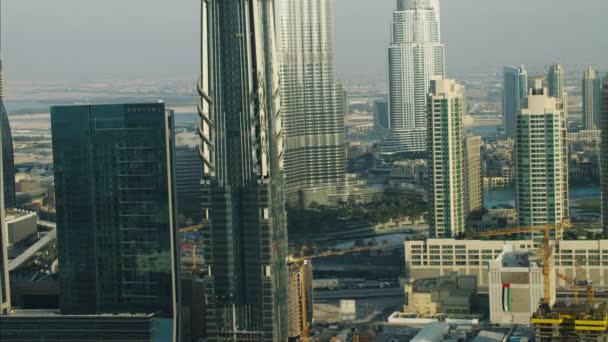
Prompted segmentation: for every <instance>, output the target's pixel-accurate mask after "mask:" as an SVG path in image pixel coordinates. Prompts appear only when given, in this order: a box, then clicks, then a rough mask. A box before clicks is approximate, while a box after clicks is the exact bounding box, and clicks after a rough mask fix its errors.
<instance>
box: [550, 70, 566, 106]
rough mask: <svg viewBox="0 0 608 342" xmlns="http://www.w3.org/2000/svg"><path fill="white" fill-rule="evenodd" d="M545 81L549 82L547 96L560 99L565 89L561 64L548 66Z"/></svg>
mask: <svg viewBox="0 0 608 342" xmlns="http://www.w3.org/2000/svg"><path fill="white" fill-rule="evenodd" d="M547 83H548V84H549V96H551V97H555V98H557V99H561V97H562V95H563V92H564V90H565V85H564V67H562V66H561V64H557V63H555V64H553V65H551V66H550V67H549V72H548V74H547Z"/></svg>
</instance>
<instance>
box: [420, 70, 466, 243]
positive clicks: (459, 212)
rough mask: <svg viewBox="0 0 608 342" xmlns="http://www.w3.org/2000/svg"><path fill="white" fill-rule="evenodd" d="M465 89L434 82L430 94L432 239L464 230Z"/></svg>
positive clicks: (430, 221)
mask: <svg viewBox="0 0 608 342" xmlns="http://www.w3.org/2000/svg"><path fill="white" fill-rule="evenodd" d="M464 111H465V103H464V89H463V87H462V86H461V85H460V84H458V83H457V82H456V81H454V80H447V79H441V80H432V81H431V82H430V90H429V94H428V139H429V141H428V152H427V153H428V158H429V160H428V165H429V183H430V184H429V187H430V191H429V217H430V218H429V224H430V236H431V237H436V238H441V237H455V236H457V235H458V234H460V233H463V232H464V229H465V226H464V224H465V179H464V169H465V165H464V158H463V155H464V151H463V119H464Z"/></svg>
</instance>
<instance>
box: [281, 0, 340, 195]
mask: <svg viewBox="0 0 608 342" xmlns="http://www.w3.org/2000/svg"><path fill="white" fill-rule="evenodd" d="M275 3H276V5H275V6H276V20H277V26H278V30H279V34H278V35H277V41H278V50H279V54H278V56H279V68H280V75H281V95H282V103H283V106H282V111H283V127H284V131H285V194H286V198H287V201H288V203H290V204H292V205H294V204H299V205H301V206H304V207H308V205H309V203H310V202H313V201H314V202H317V203H320V204H327V203H328V202H329V199H330V197H331V196H332V195H335V194H336V192H337V191H338V190H337V188H338V187H339V186H340V185H342V184H343V183H344V180H345V172H346V141H345V133H344V116H345V114H346V109H345V108H344V105H343V104H344V101H345V99H344V98H343V89H342V87H341V85H339V84H337V83H336V81H335V79H334V44H333V1H332V0H306V1H302V0H277V1H275Z"/></svg>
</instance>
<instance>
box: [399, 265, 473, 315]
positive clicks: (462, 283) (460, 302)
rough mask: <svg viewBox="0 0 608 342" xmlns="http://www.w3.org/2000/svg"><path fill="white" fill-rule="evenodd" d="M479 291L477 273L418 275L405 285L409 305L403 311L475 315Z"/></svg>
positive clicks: (427, 313)
mask: <svg viewBox="0 0 608 342" xmlns="http://www.w3.org/2000/svg"><path fill="white" fill-rule="evenodd" d="M476 293H477V280H476V279H475V276H466V275H463V276H460V275H458V274H457V273H452V274H450V275H447V276H442V277H437V278H422V279H416V280H414V281H413V282H412V283H410V284H406V285H405V297H406V305H405V306H404V307H403V312H404V313H405V314H408V313H412V314H416V315H417V316H418V317H436V316H437V315H440V314H441V315H443V314H445V315H446V316H448V317H462V316H463V315H471V314H472V307H473V299H474V296H475V295H476Z"/></svg>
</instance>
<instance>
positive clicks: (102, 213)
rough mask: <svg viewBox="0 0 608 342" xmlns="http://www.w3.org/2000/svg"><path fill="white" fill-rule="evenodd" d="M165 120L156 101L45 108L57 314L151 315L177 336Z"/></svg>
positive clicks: (169, 130)
mask: <svg viewBox="0 0 608 342" xmlns="http://www.w3.org/2000/svg"><path fill="white" fill-rule="evenodd" d="M172 120H173V116H172V114H171V113H170V112H166V111H165V107H164V105H163V104H158V103H154V104H125V105H95V106H89V105H84V106H68V107H52V108H51V128H52V135H53V157H54V165H55V186H56V200H57V240H58V241H57V242H58V253H59V267H60V272H59V274H60V286H61V295H60V308H61V312H62V314H97V313H121V312H123V313H124V312H126V313H129V312H131V313H157V314H158V317H159V318H160V320H159V322H160V325H159V329H160V330H161V331H163V332H164V334H165V336H166V337H167V338H168V339H166V340H167V341H171V340H174V341H175V340H176V338H177V330H178V329H177V326H178V325H177V317H178V285H177V284H178V283H177V281H178V274H177V272H178V269H179V268H178V266H179V264H178V262H179V259H178V244H177V241H178V239H177V235H176V224H175V212H174V207H175V206H174V193H173V183H174V182H173V124H172ZM171 335H172V338H169V336H171Z"/></svg>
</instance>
